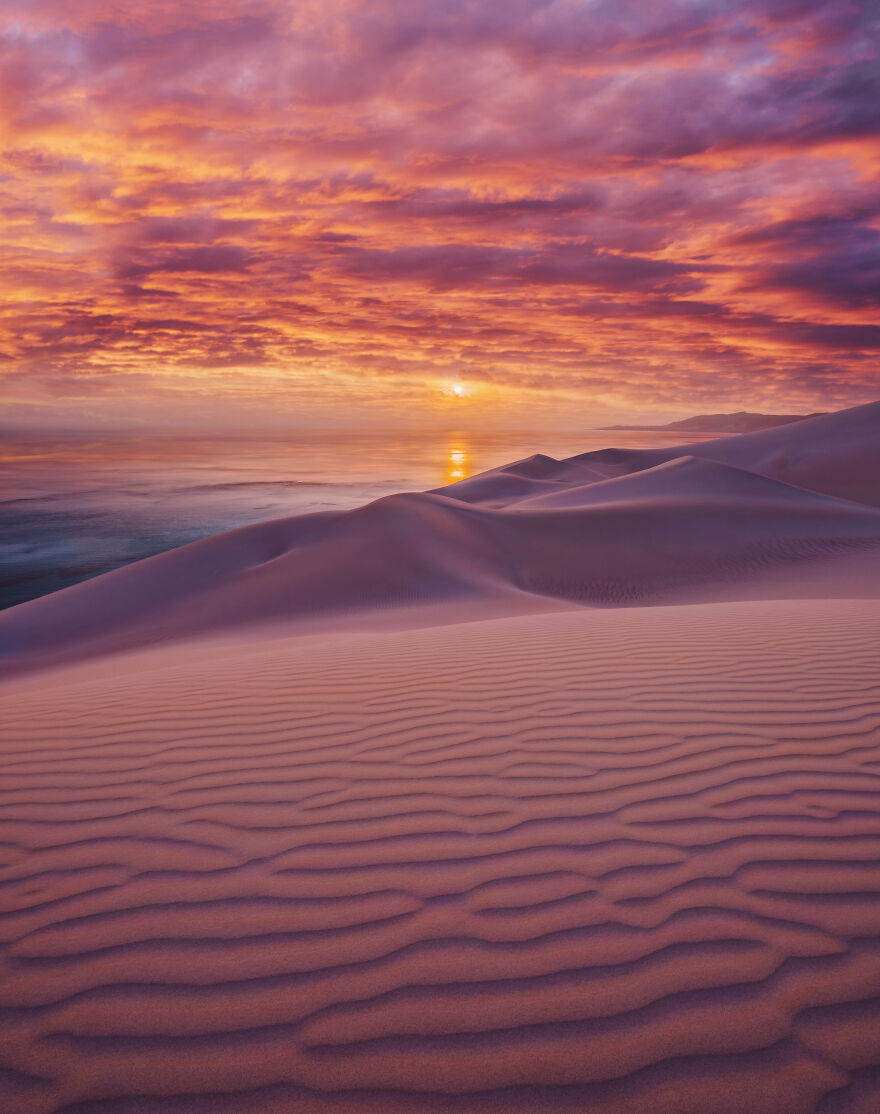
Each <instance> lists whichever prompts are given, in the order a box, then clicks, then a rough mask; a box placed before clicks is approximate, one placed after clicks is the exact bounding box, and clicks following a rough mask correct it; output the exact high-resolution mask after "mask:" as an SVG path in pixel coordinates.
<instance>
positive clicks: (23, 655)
mask: <svg viewBox="0 0 880 1114" xmlns="http://www.w3.org/2000/svg"><path fill="white" fill-rule="evenodd" d="M871 430H873V434H871ZM804 431H807V433H806V434H805V432H804ZM712 446H714V448H713V447H712ZM878 446H880V406H873V407H862V408H859V409H857V410H853V411H846V412H842V413H840V414H834V415H828V416H822V417H820V418H816V419H810V420H808V421H805V422H803V423H798V424H797V425H796V426H790V427H783V428H781V429H774V430H767V431H762V432H761V433H760V434H749V435H744V436H741V437H733V438H728V439H724V440H721V441H718V442H706V443H703V444H701V445H699V446H684V447H682V449H681V450H680V451H678V452H676V451H672V452H671V454H670V451H669V450H663V454H664V455H665V459H660V460H658V459H655V457H656V454H655V453H654V452H653V450H652V451H645V453H643V454H637V455H635V456H634V455H633V454H632V453H615V452H613V451H611V452H608V453H599V454H588V455H587V456H585V457H579V458H573V459H572V460H570V461H553V460H551V459H550V458H546V457H539V458H532V459H531V460H529V461H524V462H519V463H518V464H516V465H512V466H510V467H509V468H507V469H501V470H497V471H496V472H493V473H487V474H486V475H484V476H482V477H475V478H474V479H472V480H468V481H464V482H463V483H461V484H458V485H455V486H454V487H452V488H448V489H444V490H443V491H441V492H436V493H424V494H413V495H407V496H396V497H392V498H391V499H385V500H380V501H378V502H377V503H374V504H371V505H370V506H368V507H365V508H362V509H361V510H359V511H355V512H349V513H347V514H343V515H320V516H308V517H307V518H300V519H292V520H287V521H284V522H276V523H267V524H264V525H261V526H258V527H249V528H247V529H245V530H241V531H235V532H232V533H230V534H226V535H220V536H217V537H215V538H210V539H206V540H205V541H203V542H199V543H195V544H194V545H192V546H187V547H184V548H183V549H180V550H177V551H175V552H173V553H170V554H165V555H161V556H159V557H155V558H151V559H150V560H148V561H144V562H140V563H138V564H137V565H133V566H130V567H129V568H127V569H122V570H119V571H117V572H114V573H110V574H107V575H105V576H102V577H99V578H97V579H95V580H94V581H90V582H88V583H85V584H80V585H76V586H74V587H72V588H70V589H66V590H65V591H63V592H60V593H57V594H55V595H54V596H51V597H46V598H45V599H42V600H37V601H34V602H32V603H28V604H23V605H21V606H20V607H17V608H14V609H12V610H11V611H9V612H6V613H4V614H3V615H2V616H0V647H2V650H3V653H4V655H5V657H4V668H5V672H6V680H5V682H4V684H3V686H2V688H0V699H2V708H3V711H2V732H0V787H2V795H0V804H2V808H0V861H2V864H3V865H2V869H0V903H2V909H3V912H4V916H3V917H2V920H0V931H2V939H3V945H2V946H3V953H2V967H0V1007H2V1012H0V1025H2V1037H0V1064H2V1069H0V1103H5V1106H3V1107H2V1108H3V1109H4V1110H9V1111H10V1112H12V1114H49V1112H56V1111H65V1112H68V1114H72V1112H74V1111H76V1112H78V1114H87V1112H96V1114H97V1112H101V1114H105V1112H106V1114H129V1112H131V1114H135V1112H137V1114H144V1112H150V1114H152V1112H154V1111H155V1112H156V1114H160V1112H161V1114H165V1112H168V1114H171V1112H174V1114H191V1112H192V1114H195V1112H199V1114H201V1112H204V1114H209V1112H210V1114H213V1112H218V1114H226V1112H233V1111H234V1112H248V1114H250V1112H258V1111H259V1112H263V1111H265V1112H269V1114H275V1112H277V1114H287V1112H291V1114H293V1112H296V1114H299V1112H311V1111H315V1112H324V1111H328V1112H329V1111H332V1112H334V1114H335V1112H340V1114H341V1112H346V1114H347V1112H353V1114H360V1112H368V1111H369V1112H374V1111H375V1112H386V1111H388V1112H391V1111H395V1112H397V1111H400V1112H410V1111H412V1112H415V1111H442V1112H445V1111H449V1112H456V1114H458V1112H460V1114H470V1112H474V1114H476V1112H487V1114H488V1112H508V1111H509V1112H517V1114H519V1112H522V1114H526V1112H531V1111H578V1112H580V1111H586V1110H588V1111H590V1112H594V1111H595V1112H600V1114H606V1112H607V1114H611V1112H614V1114H624V1112H626V1114H632V1112H641V1111H646V1112H647V1111H651V1112H652V1114H743V1112H749V1114H753V1112H754V1114H806V1112H810V1111H817V1112H818V1111H821V1112H825V1114H831V1112H843V1111H847V1112H859V1114H861V1112H864V1114H874V1112H876V1111H877V1110H878V1109H880V863H878V861H880V560H878V559H880V510H878V509H877V506H878V504H880V478H878V477H880V470H878V469H877V468H876V467H875V464H876V463H877V461H876V453H877V451H878ZM749 463H751V465H752V467H751V468H750V467H748V464H749ZM808 480H809V481H810V482H809V483H807V481H808ZM795 481H799V482H798V483H795ZM872 485H873V486H872Z"/></svg>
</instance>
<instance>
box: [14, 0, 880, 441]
mask: <svg viewBox="0 0 880 1114" xmlns="http://www.w3.org/2000/svg"><path fill="white" fill-rule="evenodd" d="M878 47H880V4H878V3H877V0H824V2H823V0H504V2H503V3H502V2H499V0H296V2H290V0H284V2H282V0H266V2H259V0H187V2H186V3H181V2H180V0H137V2H129V0H15V2H14V3H13V2H11V0H0V214H2V216H0V221H2V236H0V405H2V411H0V424H2V425H4V426H8V425H10V424H16V425H19V426H21V427H22V428H24V427H27V426H38V425H50V426H71V427H75V426H84V427H88V426H93V425H94V426H102V425H114V424H116V425H119V424H122V425H125V424H126V423H134V424H155V425H158V426H163V425H167V426H169V427H173V426H180V427H181V428H196V429H201V428H204V429H209V428H215V427H216V428H235V427H237V426H242V427H249V428H250V427H253V428H261V427H262V426H266V427H267V428H268V427H279V426H281V427H286V426H292V427H296V426H297V425H321V424H329V425H339V424H348V425H351V424H354V425H357V424H363V425H366V426H370V425H382V424H383V423H388V424H395V423H396V424H407V425H410V426H411V425H418V424H425V425H431V424H437V423H444V424H449V423H450V422H452V423H457V424H463V425H464V424H467V423H468V422H474V423H482V424H486V425H491V424H493V423H494V424H499V425H501V424H511V423H520V424H521V423H523V422H532V423H535V424H544V425H552V424H554V423H557V424H563V425H577V424H581V425H591V424H594V423H596V422H598V421H600V420H601V421H603V422H604V421H608V422H610V421H621V420H627V419H632V420H636V419H637V418H641V419H642V420H644V419H645V418H650V417H655V418H661V419H665V418H673V417H682V416H685V415H687V414H693V413H699V412H706V411H715V410H738V409H763V410H765V411H780V412H786V413H789V412H807V411H813V410H821V409H834V408H839V407H842V406H846V405H851V404H857V403H860V402H866V401H870V400H873V399H875V398H878V397H880V314H878V305H880V180H878V172H880V65H878V61H880V58H878V55H880V49H878Z"/></svg>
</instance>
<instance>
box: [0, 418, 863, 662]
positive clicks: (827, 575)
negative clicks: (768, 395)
mask: <svg viewBox="0 0 880 1114" xmlns="http://www.w3.org/2000/svg"><path fill="white" fill-rule="evenodd" d="M842 418H843V419H845V418H851V419H852V420H851V421H850V423H849V426H847V424H846V422H845V421H842V420H841V419H842ZM867 425H871V428H872V429H873V432H874V436H873V438H869V437H867V434H866V433H865V428H866V427H867ZM817 426H818V431H817V429H816V428H815V427H817ZM807 427H812V433H810V431H809V429H807ZM826 427H827V428H828V430H829V432H828V434H827V436H823V435H822V430H823V429H825V428H826ZM850 427H851V428H850ZM805 429H807V432H808V435H807V437H806V438H805V437H804V436H803V431H804V430H805ZM847 429H849V433H848V434H847V433H846V431H847ZM810 444H812V445H813V446H814V448H813V450H812V453H811V454H809V453H807V451H806V449H805V446H806V445H810ZM713 446H714V447H713ZM815 446H818V447H815ZM829 446H830V447H829ZM866 446H867V447H866ZM688 450H689V451H688V452H687V453H685V452H684V451H678V450H665V449H664V450H630V451H624V452H621V451H617V450H606V451H604V452H600V453H590V454H586V455H585V456H582V457H575V458H573V459H572V460H568V461H554V460H552V458H550V457H545V456H536V457H532V458H530V459H528V460H526V461H520V462H518V463H517V464H513V465H510V466H508V467H507V468H503V469H497V470H495V471H492V472H488V473H484V474H483V475H482V476H477V477H474V478H472V479H470V480H465V481H463V482H462V483H460V484H456V485H454V486H453V487H451V488H446V489H442V490H440V491H436V492H425V493H412V494H406V495H392V496H388V497H386V498H384V499H379V500H377V501H376V502H374V503H370V504H368V505H367V506H365V507H361V508H359V509H358V510H355V511H349V512H345V513H333V514H328V513H324V514H312V515H303V516H300V517H298V518H292V519H285V520H279V521H276V522H268V523H263V524H260V525H258V526H249V527H245V528H244V529H241V530H234V531H232V532H230V533H228V534H221V535H217V536H215V537H212V538H206V539H204V540H202V541H199V542H195V543H193V544H192V545H189V546H184V547H182V548H180V549H177V550H173V551H171V552H170V553H165V554H160V555H159V556H157V557H152V558H150V559H148V560H146V561H141V562H137V563H136V564H134V565H130V566H128V567H127V568H123V569H119V570H117V571H115V572H112V573H108V574H106V575H105V576H102V577H99V578H96V579H95V580H92V581H87V582H85V583H82V584H77V585H74V586H73V587H71V588H68V589H66V590H64V591H62V592H58V593H55V594H53V595H52V596H49V597H44V598H43V599H39V600H34V601H32V602H30V603H26V604H23V605H21V606H19V607H17V608H12V609H10V611H8V612H6V613H4V614H3V615H2V616H0V660H2V659H3V658H5V660H6V666H7V668H8V669H10V670H14V669H19V668H30V667H34V666H42V665H45V664H49V663H53V664H55V663H59V662H64V661H68V660H71V659H72V658H79V657H82V656H83V655H84V654H91V653H106V652H109V651H114V650H119V649H124V648H129V647H136V646H139V645H143V644H145V643H147V642H150V643H152V642H157V641H165V640H170V639H178V638H183V637H193V636H195V635H202V634H205V633H208V632H214V633H217V632H219V631H222V630H227V631H228V630H231V629H235V628H240V627H241V626H253V625H254V624H255V623H259V622H279V621H283V622H285V623H286V624H288V625H290V624H297V625H300V626H303V625H306V626H307V627H308V629H313V628H314V626H315V624H316V623H318V624H320V623H321V622H322V621H331V622H337V621H338V620H339V618H340V616H341V617H342V620H343V621H348V619H349V618H350V617H351V616H352V615H358V616H360V617H361V619H362V620H363V619H364V617H365V616H366V617H367V618H369V616H370V614H371V613H374V612H375V611H376V610H377V609H380V610H381V611H383V612H385V611H387V609H389V608H412V607H421V608H424V607H430V606H434V605H442V606H443V608H444V610H445V611H447V612H448V609H449V607H450V605H451V604H452V603H454V602H455V603H458V604H460V605H464V606H472V605H473V604H474V603H475V602H479V601H485V600H487V599H494V600H499V601H500V600H503V601H504V607H505V609H506V610H507V612H508V613H510V614H515V613H517V612H524V611H533V610H535V608H536V607H539V608H540V607H542V606H543V607H551V606H553V605H554V604H559V603H574V604H578V605H588V606H596V607H605V606H621V605H635V604H639V605H641V604H656V603H675V602H686V601H687V602H705V601H711V600H730V599H755V598H791V597H792V596H804V597H820V598H821V597H826V596H839V595H840V594H841V593H843V594H844V595H852V594H857V595H867V596H875V595H878V594H880V591H878V589H880V579H878V576H877V562H876V556H877V554H878V552H880V509H878V508H877V506H875V505H874V502H871V503H870V505H866V504H865V503H855V502H853V501H851V500H849V499H842V498H836V497H834V496H833V495H828V494H822V493H821V491H822V490H823V486H824V487H838V488H840V487H845V488H847V490H849V489H853V490H854V489H856V488H859V484H860V483H861V484H862V486H864V485H866V484H873V485H874V486H875V487H876V486H877V478H876V477H877V475H878V474H880V404H877V405H875V406H873V407H861V408H858V409H857V410H854V411H846V412H844V413H843V414H842V415H838V414H833V415H827V416H822V417H819V418H815V419H811V420H808V421H804V422H801V423H798V424H797V425H794V426H786V427H783V428H782V429H773V430H766V431H762V432H761V433H758V434H751V435H746V436H743V437H734V438H727V439H725V440H722V441H719V442H709V443H708V444H703V445H692V446H689V447H688ZM832 450H833V451H832ZM670 454H671V455H670ZM750 454H751V455H754V456H755V457H756V458H757V460H758V464H760V468H759V467H757V466H756V467H755V468H754V469H746V468H744V467H743V465H742V460H743V458H746V457H749V456H750ZM859 454H861V455H859ZM875 457H876V460H875ZM722 458H726V459H722ZM731 460H735V461H737V463H736V464H733V463H731V462H730V461H731ZM858 460H861V463H862V470H863V472H864V474H865V476H864V479H863V480H860V481H858V482H857V481H856V479H855V475H856V472H857V468H856V464H857V462H858ZM829 461H830V463H829ZM875 465H876V468H875ZM823 468H824V471H823V472H822V475H823V476H824V475H825V473H827V475H828V476H829V477H831V478H832V479H829V482H828V483H826V484H824V485H823V484H822V483H819V484H817V485H816V490H811V491H808V490H805V489H804V488H803V487H799V486H793V485H792V484H791V483H789V482H782V481H780V480H779V479H778V478H773V477H774V474H775V473H779V472H784V473H786V475H791V474H792V473H794V474H795V475H796V477H797V478H802V476H803V475H808V476H810V477H812V478H813V479H815V477H816V474H818V472H820V471H821V470H822V469H823ZM846 477H848V478H849V483H848V484H845V483H844V482H843V479H844V478H846ZM832 480H833V482H832ZM859 490H860V491H861V488H859ZM872 490H873V489H872ZM875 494H876V493H875ZM876 502H878V503H880V497H878V498H877V500H876ZM442 621H446V620H445V619H444V620H442Z"/></svg>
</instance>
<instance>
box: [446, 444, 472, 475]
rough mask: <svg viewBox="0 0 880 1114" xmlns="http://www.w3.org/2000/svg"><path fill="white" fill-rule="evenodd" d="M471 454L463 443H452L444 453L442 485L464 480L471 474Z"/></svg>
mask: <svg viewBox="0 0 880 1114" xmlns="http://www.w3.org/2000/svg"><path fill="white" fill-rule="evenodd" d="M470 465H471V454H470V453H469V452H468V449H467V446H466V445H465V444H464V442H463V441H454V442H453V443H452V444H451V445H450V446H449V448H448V450H447V452H446V468H445V470H444V472H443V483H444V485H445V484H454V483H458V481H459V480H466V479H467V478H468V476H469V475H470V474H471V469H470Z"/></svg>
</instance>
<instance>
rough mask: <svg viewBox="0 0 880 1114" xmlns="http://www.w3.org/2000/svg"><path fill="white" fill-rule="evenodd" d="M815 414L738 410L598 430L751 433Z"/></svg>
mask: <svg viewBox="0 0 880 1114" xmlns="http://www.w3.org/2000/svg"><path fill="white" fill-rule="evenodd" d="M820 413H824V411H819V412H817V413H816V414H750V413H748V411H746V410H738V411H737V412H736V413H735V414H697V416H696V417H694V418H683V419H682V420H681V421H680V422H669V424H668V425H603V426H600V427H599V428H600V429H636V430H647V431H652V432H653V431H656V432H658V433H665V432H669V433H675V432H676V431H677V430H681V432H682V433H752V432H753V431H754V430H756V429H771V428H772V427H773V426H777V425H789V424H790V423H791V422H802V421H804V419H805V418H817V417H819V415H820Z"/></svg>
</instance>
